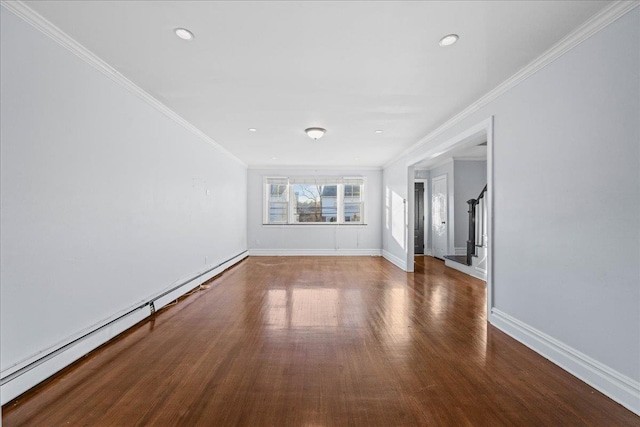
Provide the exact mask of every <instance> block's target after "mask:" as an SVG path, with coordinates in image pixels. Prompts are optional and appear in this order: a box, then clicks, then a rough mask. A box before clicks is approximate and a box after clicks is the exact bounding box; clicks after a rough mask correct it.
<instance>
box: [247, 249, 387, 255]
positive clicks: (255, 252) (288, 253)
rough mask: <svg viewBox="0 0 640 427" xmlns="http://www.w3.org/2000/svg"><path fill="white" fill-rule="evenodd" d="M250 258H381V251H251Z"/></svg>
mask: <svg viewBox="0 0 640 427" xmlns="http://www.w3.org/2000/svg"><path fill="white" fill-rule="evenodd" d="M249 255H250V256H380V255H381V251H380V249H249Z"/></svg>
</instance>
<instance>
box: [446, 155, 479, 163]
mask: <svg viewBox="0 0 640 427" xmlns="http://www.w3.org/2000/svg"><path fill="white" fill-rule="evenodd" d="M452 159H453V160H459V161H463V162H486V161H487V156H454V157H452Z"/></svg>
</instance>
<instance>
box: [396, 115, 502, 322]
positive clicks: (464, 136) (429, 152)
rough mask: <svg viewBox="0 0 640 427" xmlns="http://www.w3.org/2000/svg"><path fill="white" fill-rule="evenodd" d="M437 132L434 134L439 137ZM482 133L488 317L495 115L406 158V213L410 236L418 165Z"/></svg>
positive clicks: (410, 262)
mask: <svg viewBox="0 0 640 427" xmlns="http://www.w3.org/2000/svg"><path fill="white" fill-rule="evenodd" d="M437 136H438V135H434V136H433V138H436V137H437ZM479 137H486V141H487V193H486V195H485V197H486V198H487V321H488V320H489V319H490V317H491V312H492V309H493V307H494V292H493V263H494V252H493V247H494V245H493V229H494V223H493V221H494V202H493V201H494V191H495V190H494V188H495V187H494V184H493V183H494V173H493V169H494V166H493V116H489V117H488V118H486V119H484V120H482V121H481V122H479V123H476V124H475V125H473V126H471V127H469V128H467V129H466V130H465V131H463V132H461V133H459V134H457V135H455V136H454V137H452V138H450V139H447V140H445V141H444V142H442V143H440V144H435V145H431V146H430V147H429V148H428V149H426V150H425V151H423V152H422V153H421V154H418V155H417V156H415V157H411V159H410V160H408V161H407V163H406V166H407V178H408V179H407V181H408V182H407V196H408V197H407V204H408V206H407V213H408V215H409V218H407V219H408V221H407V223H406V226H407V231H408V233H407V234H408V235H409V236H413V233H414V230H413V228H414V227H413V210H414V204H415V200H414V199H415V197H414V182H415V176H414V169H415V165H416V164H417V163H419V162H421V161H423V160H428V159H435V158H437V157H440V156H442V155H445V154H447V153H448V152H450V151H451V150H453V149H455V148H460V147H463V146H471V145H474V141H477V139H478V138H479ZM429 142H430V141H429V140H427V141H424V144H425V145H426V144H428V143H429ZM406 248H407V260H406V266H407V272H413V271H414V259H413V257H414V250H413V245H407V246H406Z"/></svg>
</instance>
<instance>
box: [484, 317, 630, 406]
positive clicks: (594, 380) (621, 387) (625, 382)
mask: <svg viewBox="0 0 640 427" xmlns="http://www.w3.org/2000/svg"><path fill="white" fill-rule="evenodd" d="M491 323H492V324H493V325H494V326H495V327H497V328H498V329H500V330H501V331H503V332H505V333H506V334H508V335H510V336H512V337H513V338H515V339H516V340H518V341H520V342H521V343H523V344H524V345H526V346H527V347H529V348H531V349H532V350H533V351H535V352H537V353H539V354H541V355H542V356H544V357H545V358H547V359H549V360H550V361H551V362H553V363H555V364H556V365H558V366H560V367H561V368H562V369H564V370H566V371H567V372H569V373H570V374H572V375H574V376H575V377H577V378H579V379H581V380H582V381H584V382H585V383H587V384H589V385H590V386H591V387H593V388H595V389H596V390H599V391H601V392H602V393H604V394H605V395H607V396H609V397H610V398H611V399H613V400H615V401H616V402H618V403H619V404H621V405H622V406H624V407H625V408H627V409H629V410H631V411H633V412H635V413H636V414H638V415H640V383H639V382H638V381H635V380H633V379H632V378H629V377H627V376H626V375H623V374H621V373H620V372H618V371H616V370H614V369H612V368H610V367H609V366H607V365H604V364H603V363H600V362H598V361H597V360H595V359H593V358H591V357H589V356H587V355H586V354H584V353H582V352H580V351H578V350H576V349H574V348H572V347H570V346H568V345H567V344H565V343H563V342H561V341H559V340H557V339H555V338H553V337H551V336H549V335H547V334H545V333H544V332H541V331H539V330H538V329H536V328H534V327H532V326H530V325H528V324H526V323H524V322H522V321H520V320H518V319H516V318H514V317H511V316H510V315H508V314H506V313H504V312H502V311H500V310H498V309H495V308H494V309H493V310H492V313H491Z"/></svg>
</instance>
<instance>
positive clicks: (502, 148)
mask: <svg viewBox="0 0 640 427" xmlns="http://www.w3.org/2000/svg"><path fill="white" fill-rule="evenodd" d="M639 55H640V10H639V9H638V8H636V9H634V10H633V11H632V12H629V13H627V14H626V15H624V16H623V17H621V18H619V19H618V20H616V21H615V22H613V23H612V24H610V25H608V26H607V27H605V28H604V29H602V30H601V31H599V32H597V33H596V34H595V35H593V36H591V37H590V38H588V39H587V40H585V41H583V42H582V43H580V44H578V45H577V46H576V47H574V48H572V49H571V50H569V51H568V52H566V53H565V54H564V55H562V56H561V57H560V58H558V59H556V60H555V61H553V62H551V63H550V64H549V65H547V66H546V67H544V68H542V69H541V70H539V71H538V72H536V73H535V74H533V75H531V76H530V77H528V78H527V79H526V80H524V81H522V82H521V83H520V84H518V85H517V86H515V87H513V88H512V89H511V90H509V91H507V92H505V93H504V94H502V95H501V96H499V97H498V98H496V99H495V100H493V101H492V102H490V103H489V104H487V105H485V106H483V107H481V108H479V109H478V110H477V111H476V112H475V113H472V114H470V115H469V116H468V117H467V118H465V119H464V120H462V121H460V122H458V123H457V124H456V125H454V126H452V127H451V128H449V129H447V130H446V131H444V132H442V133H441V134H439V135H438V136H436V137H435V138H433V139H432V140H430V141H429V142H428V143H427V144H426V145H424V146H422V147H420V148H418V149H416V151H415V152H413V153H411V154H409V155H407V156H405V157H403V158H401V159H400V160H398V161H396V162H395V163H393V164H392V165H390V166H388V167H387V168H386V169H385V170H384V173H383V177H384V180H383V186H384V187H386V188H393V190H394V191H396V192H397V193H398V195H399V197H400V198H406V196H407V174H406V170H407V166H406V165H407V163H408V162H409V161H410V160H411V159H412V158H417V157H419V156H420V154H423V153H425V152H427V151H429V150H430V149H433V147H436V146H438V145H441V144H443V143H444V142H445V141H448V140H450V139H451V138H453V137H454V136H456V135H458V134H461V133H462V132H463V131H465V130H466V129H469V128H471V127H472V126H473V125H475V124H477V123H479V122H481V121H482V120H484V119H486V118H488V117H490V116H492V115H493V116H494V129H493V130H494V140H493V144H494V146H493V147H494V148H493V164H494V167H493V174H494V180H495V186H494V188H493V189H490V191H493V197H494V210H493V215H494V239H493V241H492V242H490V244H493V250H494V260H493V291H494V296H495V308H494V313H492V317H491V319H492V322H493V323H494V324H498V325H499V326H500V327H501V328H502V329H504V330H506V331H507V332H509V333H510V334H512V335H513V336H516V337H517V338H518V339H520V340H521V341H523V342H525V343H526V344H527V345H529V346H531V347H533V348H534V349H536V350H537V351H539V352H541V353H543V354H545V355H546V356H547V357H550V358H551V359H552V360H554V361H556V363H559V364H560V365H561V366H564V367H565V368H566V369H569V370H570V371H571V372H574V373H576V374H577V375H578V376H579V377H580V378H583V379H584V380H585V381H588V382H589V383H591V384H593V385H595V386H596V387H598V388H599V389H600V390H602V391H604V392H605V393H607V394H608V395H609V396H612V397H613V398H614V399H616V400H618V401H620V402H621V403H623V404H625V405H626V406H627V407H630V408H633V409H634V410H635V411H640V403H639V402H640V387H639V386H638V381H640V267H639V263H640V261H639V260H640V221H639V220H638V218H640V174H639V172H638V171H639V170H640V120H639V117H640V79H639V78H638V76H640V60H639ZM383 245H384V246H383V248H384V250H385V251H387V252H389V253H391V254H392V255H393V256H397V257H402V256H404V254H405V253H404V250H403V249H402V248H400V247H399V246H398V245H396V244H395V243H394V240H393V238H392V237H391V232H390V230H389V229H387V228H383Z"/></svg>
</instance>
